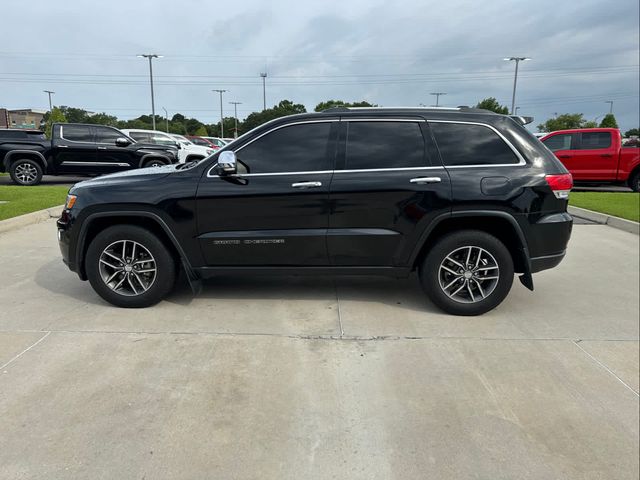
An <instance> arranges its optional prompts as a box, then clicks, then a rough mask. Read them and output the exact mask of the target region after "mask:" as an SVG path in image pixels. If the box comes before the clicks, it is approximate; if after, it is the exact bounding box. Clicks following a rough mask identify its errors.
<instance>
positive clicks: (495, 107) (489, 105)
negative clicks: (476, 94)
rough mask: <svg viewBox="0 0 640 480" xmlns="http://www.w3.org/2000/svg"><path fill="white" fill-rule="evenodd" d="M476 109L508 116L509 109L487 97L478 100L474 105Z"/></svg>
mask: <svg viewBox="0 0 640 480" xmlns="http://www.w3.org/2000/svg"><path fill="white" fill-rule="evenodd" d="M476 108H482V109H484V110H489V111H491V112H496V113H501V114H502V115H509V109H508V108H507V107H505V106H503V105H500V104H499V103H498V100H496V99H495V98H494V97H488V98H485V99H484V100H480V101H479V102H478V104H477V105H476Z"/></svg>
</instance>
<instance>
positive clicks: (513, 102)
mask: <svg viewBox="0 0 640 480" xmlns="http://www.w3.org/2000/svg"><path fill="white" fill-rule="evenodd" d="M503 60H505V61H507V62H511V61H514V62H516V74H515V76H514V77H513V96H512V97H511V115H515V111H516V84H517V83H518V64H519V63H520V62H526V61H527V60H531V59H530V58H529V57H509V58H503Z"/></svg>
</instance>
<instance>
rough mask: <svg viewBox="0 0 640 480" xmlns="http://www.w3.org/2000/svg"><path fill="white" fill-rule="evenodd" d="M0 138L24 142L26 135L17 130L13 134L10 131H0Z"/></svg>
mask: <svg viewBox="0 0 640 480" xmlns="http://www.w3.org/2000/svg"><path fill="white" fill-rule="evenodd" d="M0 138H14V139H22V140H25V139H26V138H27V134H26V133H25V132H21V131H19V130H18V131H13V132H12V131H11V130H0Z"/></svg>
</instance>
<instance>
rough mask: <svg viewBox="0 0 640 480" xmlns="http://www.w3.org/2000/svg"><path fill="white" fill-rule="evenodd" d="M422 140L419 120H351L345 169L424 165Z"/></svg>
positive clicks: (423, 143) (348, 126)
mask: <svg viewBox="0 0 640 480" xmlns="http://www.w3.org/2000/svg"><path fill="white" fill-rule="evenodd" d="M425 166H426V159H425V142H424V137H423V136H422V131H421V130H420V123H418V122H411V121H409V122H400V121H381V122H373V121H361V122H355V121H350V122H349V123H348V125H347V150H346V166H345V168H346V169H347V170H369V169H380V168H415V167H425Z"/></svg>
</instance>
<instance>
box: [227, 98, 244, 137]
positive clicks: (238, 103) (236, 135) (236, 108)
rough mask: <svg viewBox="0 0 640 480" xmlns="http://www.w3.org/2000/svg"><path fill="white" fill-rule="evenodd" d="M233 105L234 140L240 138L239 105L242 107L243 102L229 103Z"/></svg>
mask: <svg viewBox="0 0 640 480" xmlns="http://www.w3.org/2000/svg"><path fill="white" fill-rule="evenodd" d="M229 103H230V104H232V105H233V119H234V120H235V127H236V128H235V130H236V131H235V134H234V136H233V138H238V105H242V102H229Z"/></svg>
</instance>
